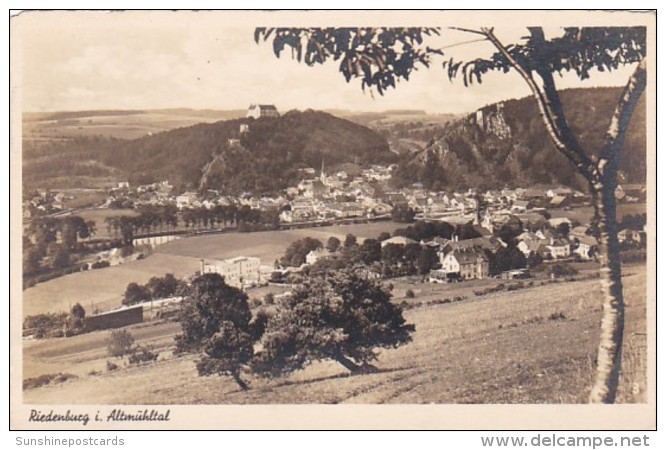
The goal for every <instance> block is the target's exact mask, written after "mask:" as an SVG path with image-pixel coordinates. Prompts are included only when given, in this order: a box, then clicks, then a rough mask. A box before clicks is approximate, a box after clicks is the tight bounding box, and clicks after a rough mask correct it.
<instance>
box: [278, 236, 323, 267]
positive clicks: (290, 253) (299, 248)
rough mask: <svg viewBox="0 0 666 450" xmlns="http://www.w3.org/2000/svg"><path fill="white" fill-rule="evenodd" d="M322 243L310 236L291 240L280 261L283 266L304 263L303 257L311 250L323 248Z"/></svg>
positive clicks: (295, 265)
mask: <svg viewBox="0 0 666 450" xmlns="http://www.w3.org/2000/svg"><path fill="white" fill-rule="evenodd" d="M323 247H324V245H323V244H322V243H321V241H320V240H319V239H314V238H311V237H305V238H303V239H299V240H297V241H294V242H292V243H291V244H289V247H287V250H286V251H285V254H284V256H283V257H282V258H281V260H280V262H281V264H282V265H283V266H294V267H298V266H300V265H301V264H305V257H306V255H307V254H308V253H310V252H311V251H312V250H319V249H321V248H323Z"/></svg>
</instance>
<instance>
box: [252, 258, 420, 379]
mask: <svg viewBox="0 0 666 450" xmlns="http://www.w3.org/2000/svg"><path fill="white" fill-rule="evenodd" d="M414 329H415V328H414V326H413V325H411V324H407V323H406V321H405V319H404V317H403V316H402V310H401V309H400V307H399V306H397V305H395V304H393V303H391V294H390V292H389V291H388V290H387V289H385V288H384V287H383V286H382V285H381V283H380V282H378V281H376V280H373V279H369V278H367V277H366V276H364V275H362V274H360V273H358V272H355V271H354V270H352V269H344V270H341V271H338V272H335V273H327V274H323V273H322V274H320V275H318V276H316V277H312V278H311V279H309V280H308V282H307V283H304V284H303V285H302V286H300V287H298V288H296V289H295V291H294V293H293V294H292V296H290V297H288V298H286V299H285V300H283V301H282V302H281V303H280V304H279V305H278V308H277V311H276V314H275V316H274V317H272V318H271V319H270V320H269V322H268V325H267V327H266V331H265V333H264V336H263V338H262V340H261V344H262V347H263V349H262V350H261V352H260V353H259V354H258V355H257V357H256V359H255V363H254V367H255V369H256V370H257V371H258V372H260V373H263V374H266V375H272V376H277V375H281V374H286V373H290V372H293V371H296V370H299V369H301V368H303V367H304V366H306V365H307V364H309V363H311V362H313V361H318V360H324V359H331V360H334V361H337V362H339V363H340V364H342V365H343V366H344V367H345V368H347V369H349V370H350V371H352V372H357V371H362V370H367V369H369V368H370V366H369V364H370V363H371V362H372V361H374V360H375V359H376V358H377V353H376V350H377V349H378V348H395V347H398V346H401V345H404V344H406V343H408V342H410V341H411V333H412V332H413V331H414Z"/></svg>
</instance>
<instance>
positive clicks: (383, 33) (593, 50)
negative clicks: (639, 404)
mask: <svg viewBox="0 0 666 450" xmlns="http://www.w3.org/2000/svg"><path fill="white" fill-rule="evenodd" d="M448 29H449V30H456V31H459V32H460V33H463V34H470V33H471V34H474V35H476V36H480V39H477V40H483V41H485V42H487V43H488V44H489V48H490V49H493V51H494V53H492V54H490V55H489V56H488V57H485V58H475V59H472V60H466V61H463V60H461V61H456V60H453V59H449V60H448V61H444V62H443V64H442V66H443V68H444V69H445V70H446V74H447V75H448V77H449V78H450V79H451V80H453V79H455V78H458V77H460V78H462V80H463V82H464V85H465V86H468V85H469V84H471V83H473V82H475V81H476V82H477V83H481V82H482V80H483V78H484V77H485V76H486V75H487V74H488V73H490V72H494V71H499V72H501V73H507V72H510V71H515V72H516V73H518V74H519V75H520V77H521V78H522V79H523V80H524V82H525V83H526V84H527V86H529V88H530V91H531V92H532V95H533V97H534V100H535V101H536V103H537V105H538V108H539V113H540V115H541V118H542V119H543V123H544V126H545V127H546V130H547V132H548V135H549V137H550V139H551V141H552V142H553V144H554V145H555V147H556V148H557V150H558V151H559V152H560V153H561V154H563V155H564V156H565V157H566V158H567V159H568V160H569V161H570V163H571V166H572V170H576V171H577V172H578V173H579V174H580V175H582V176H583V177H584V178H585V180H587V184H588V190H589V193H590V194H591V195H592V202H593V205H594V221H595V222H596V224H597V228H598V231H599V262H600V274H601V276H600V281H601V292H602V296H603V300H602V303H603V316H602V324H601V337H600V343H599V349H598V354H597V373H596V377H595V381H594V385H593V387H592V390H591V393H590V402H593V403H601V402H603V403H613V402H614V401H615V397H616V394H617V386H618V381H619V374H620V367H621V354H622V342H623V332H624V299H623V294H622V280H621V266H620V255H619V244H618V238H617V231H618V230H617V223H616V217H615V213H616V199H615V196H614V192H615V188H616V187H617V171H618V165H619V161H620V156H621V152H622V147H623V143H624V138H625V133H626V130H627V127H628V124H629V120H630V119H631V116H632V114H633V111H634V108H635V106H636V104H637V102H638V100H639V98H640V97H641V95H642V93H643V91H644V90H645V84H646V78H647V71H646V60H645V58H646V28H645V27H593V28H586V27H583V28H578V27H569V28H564V30H563V33H562V35H561V36H558V37H553V38H550V39H547V38H546V37H545V35H544V32H543V29H542V28H541V27H529V28H528V29H527V36H526V37H524V38H522V39H521V41H520V42H517V43H511V44H506V43H504V42H502V41H501V40H500V38H499V37H498V36H497V34H496V33H495V30H494V29H493V28H478V29H463V28H457V27H448ZM440 30H441V29H440V28H333V27H331V28H257V29H256V30H255V34H254V38H255V41H256V42H257V43H259V42H260V41H262V40H263V41H268V40H269V39H270V40H272V45H273V49H274V52H275V55H276V56H277V57H280V55H281V54H282V52H283V51H284V50H285V49H288V50H289V52H288V53H289V54H291V55H292V58H296V59H297V60H298V61H303V62H305V64H307V65H309V66H314V65H317V64H323V63H326V62H327V61H332V62H334V63H335V64H336V65H337V66H338V67H339V70H340V72H341V73H342V75H343V76H344V78H345V80H346V81H347V82H349V81H350V80H351V79H360V80H361V87H362V88H363V89H365V88H370V89H375V90H376V91H377V92H378V93H379V94H380V95H383V93H384V91H385V90H386V89H388V88H394V87H395V86H396V82H397V81H399V80H401V79H402V80H409V77H410V75H411V73H412V72H413V71H414V70H416V68H417V67H418V66H424V67H430V66H431V64H432V63H433V61H434V60H435V59H436V58H438V57H443V56H444V51H443V49H437V48H432V47H430V46H428V45H427V40H428V36H431V35H439V34H440ZM627 64H631V65H632V66H633V67H634V71H633V73H632V74H631V76H630V77H629V80H627V83H626V86H625V88H624V90H623V92H622V94H621V95H620V98H618V101H617V105H616V108H615V110H614V112H613V115H612V117H611V120H610V124H609V126H608V130H607V132H606V136H605V141H604V145H603V146H602V148H600V149H593V150H596V151H590V149H584V148H582V146H581V145H580V143H579V142H578V139H577V137H576V134H575V133H574V131H573V130H572V128H571V125H570V124H569V122H568V121H567V118H566V115H565V111H564V109H563V107H562V102H561V101H560V96H559V93H558V89H557V87H556V84H555V80H554V76H553V74H554V73H558V74H560V73H562V72H573V73H574V74H575V75H577V76H578V77H579V78H580V79H586V78H589V77H590V75H591V72H592V71H593V70H594V69H598V70H600V71H612V70H615V69H617V68H619V67H620V66H623V65H627Z"/></svg>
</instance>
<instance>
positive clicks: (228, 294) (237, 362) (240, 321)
mask: <svg viewBox="0 0 666 450" xmlns="http://www.w3.org/2000/svg"><path fill="white" fill-rule="evenodd" d="M251 319H252V314H251V313H250V307H249V306H248V303H247V295H246V294H245V293H244V292H243V291H241V290H240V289H237V288H235V287H233V286H229V285H228V284H226V283H225V282H224V277H222V276H221V275H220V274H217V273H207V274H204V275H201V276H199V277H198V278H197V279H195V280H194V281H193V282H192V285H191V286H190V288H189V289H188V293H187V295H186V297H185V299H183V301H182V303H181V313H180V325H181V327H182V331H183V332H182V333H181V334H179V335H177V336H176V338H175V340H176V350H177V351H178V352H199V353H200V354H201V358H200V359H199V361H198V362H197V371H198V373H199V375H201V376H207V375H228V376H230V377H232V378H233V380H234V381H235V382H236V384H238V386H240V388H241V389H242V390H247V389H249V386H248V384H247V383H246V382H245V381H243V379H242V378H241V376H240V375H241V372H242V370H243V368H244V367H245V366H246V365H247V364H248V363H249V362H250V360H251V359H252V356H253V355H254V349H253V344H254V339H253V337H252V329H251V327H250V320H251Z"/></svg>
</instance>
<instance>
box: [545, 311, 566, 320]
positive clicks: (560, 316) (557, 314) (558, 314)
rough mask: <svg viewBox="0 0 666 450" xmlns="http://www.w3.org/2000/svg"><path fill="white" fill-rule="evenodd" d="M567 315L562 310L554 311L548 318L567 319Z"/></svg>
mask: <svg viewBox="0 0 666 450" xmlns="http://www.w3.org/2000/svg"><path fill="white" fill-rule="evenodd" d="M566 318H567V316H565V315H564V313H563V312H562V311H559V312H554V313H552V314H551V315H550V316H548V320H565V319H566Z"/></svg>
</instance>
